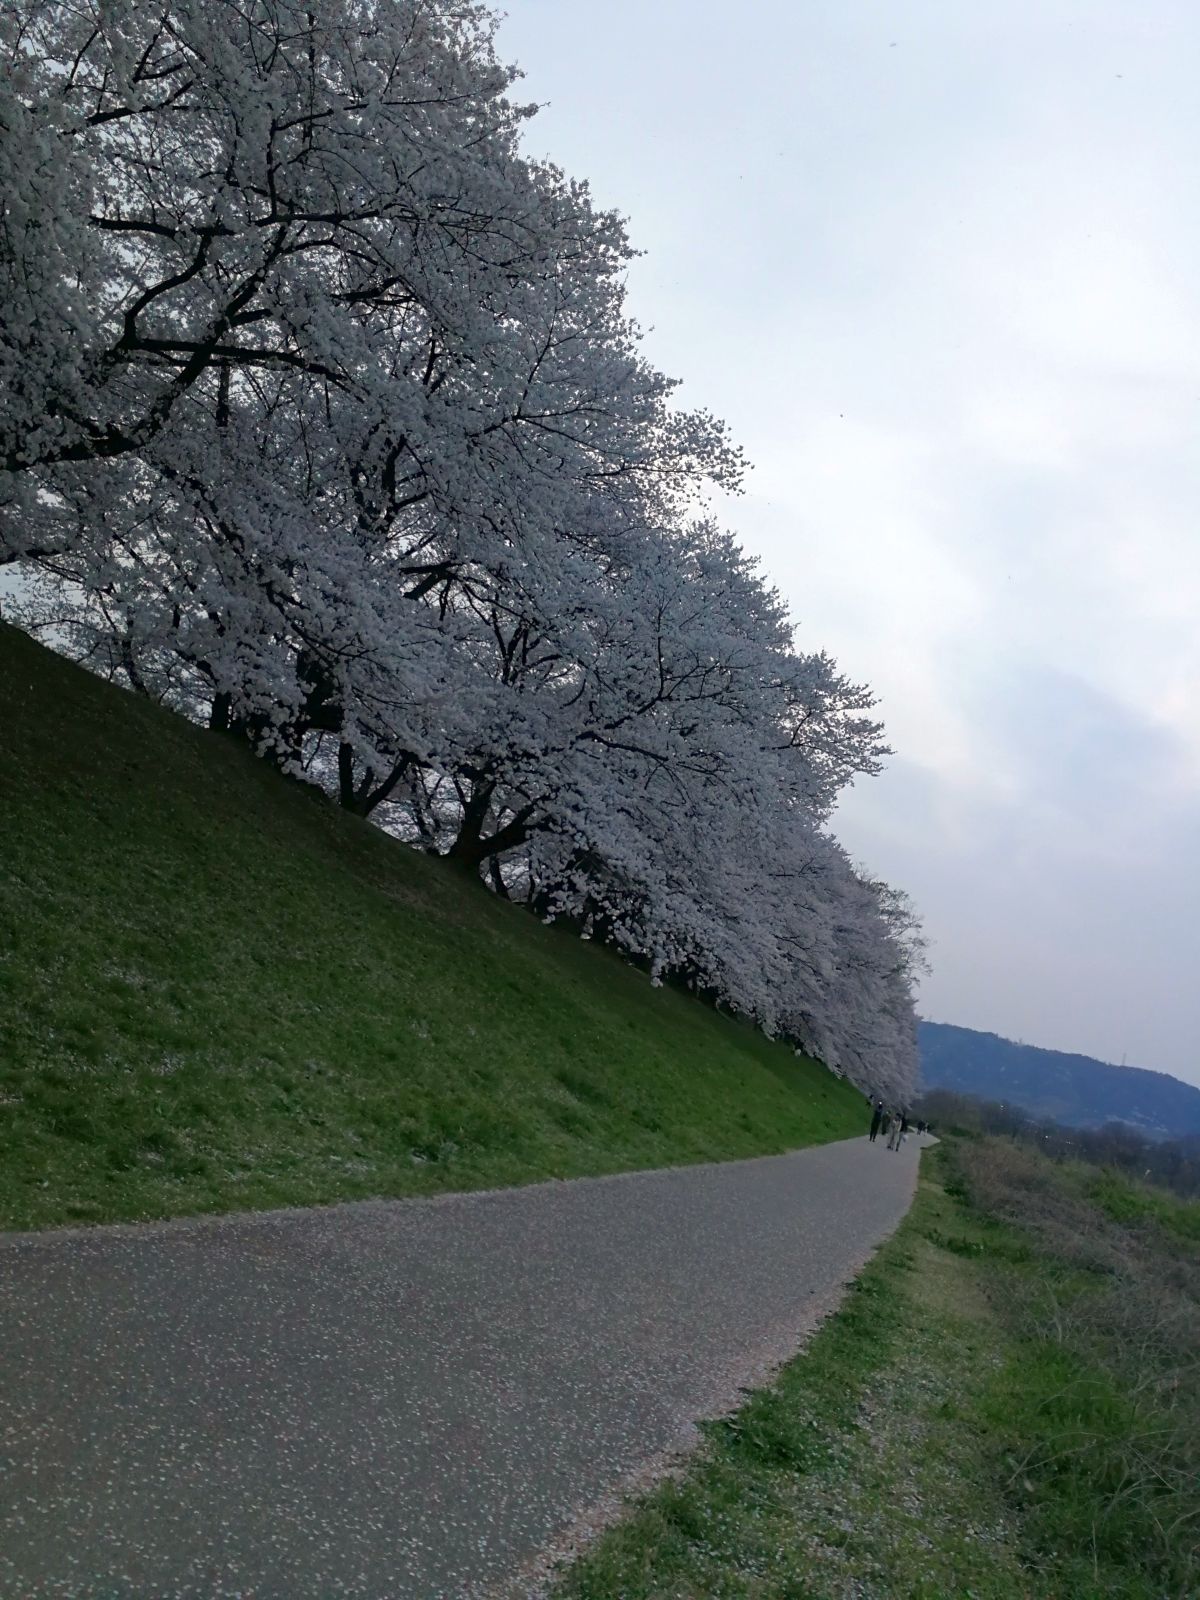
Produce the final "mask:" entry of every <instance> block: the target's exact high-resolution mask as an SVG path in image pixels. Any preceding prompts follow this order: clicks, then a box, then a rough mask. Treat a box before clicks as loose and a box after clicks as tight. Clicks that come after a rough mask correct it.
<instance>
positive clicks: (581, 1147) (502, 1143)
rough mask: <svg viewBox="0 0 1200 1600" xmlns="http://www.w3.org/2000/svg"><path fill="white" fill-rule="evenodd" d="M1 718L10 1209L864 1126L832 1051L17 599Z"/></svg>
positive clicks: (89, 1215)
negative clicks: (38, 624) (378, 809)
mask: <svg viewBox="0 0 1200 1600" xmlns="http://www.w3.org/2000/svg"><path fill="white" fill-rule="evenodd" d="M0 735H2V738H0V1227H7V1228H19V1227H38V1226H43V1225H47V1224H51V1223H61V1222H71V1221H87V1222H103V1221H113V1220H118V1219H125V1218H144V1217H163V1216H172V1215H179V1214H182V1213H194V1212H202V1211H230V1210H244V1209H251V1208H258V1207H268V1206H281V1205H308V1204H315V1203H318V1202H323V1201H331V1200H345V1199H358V1198H362V1197H366V1196H375V1195H413V1194H428V1193H431V1192H434V1191H437V1190H449V1189H469V1188H479V1187H485V1186H491V1185H497V1186H499V1185H505V1184H515V1183H523V1182H529V1181H532V1180H535V1179H541V1178H551V1177H578V1176H583V1175H586V1174H594V1173H601V1172H616V1171H626V1170H631V1169H635V1168H639V1167H661V1166H669V1165H677V1164H681V1163H686V1162H698V1161H710V1160H728V1159H733V1158H737V1157H744V1156H756V1155H764V1154H768V1153H773V1152H777V1151H781V1150H786V1149H790V1148H793V1147H796V1146H799V1145H806V1144H817V1143H821V1142H822V1141H825V1140H829V1139H838V1138H843V1137H847V1136H849V1135H850V1134H853V1133H859V1132H861V1131H862V1125H863V1109H864V1101H863V1099H862V1097H861V1096H860V1095H858V1094H857V1093H856V1092H855V1091H854V1090H853V1089H852V1088H851V1087H850V1086H849V1085H848V1084H846V1083H843V1082H839V1081H838V1080H837V1079H835V1078H834V1077H833V1076H832V1075H831V1074H830V1073H828V1072H827V1071H826V1070H825V1069H824V1068H823V1067H821V1066H820V1065H819V1064H818V1063H817V1062H815V1061H810V1060H806V1059H803V1058H797V1057H795V1056H794V1055H793V1054H792V1052H791V1051H790V1050H788V1049H787V1048H786V1047H785V1046H783V1045H780V1044H774V1043H772V1042H770V1041H769V1040H767V1039H765V1038H764V1037H763V1036H762V1035H761V1034H759V1033H757V1032H755V1031H754V1030H753V1029H752V1028H749V1027H745V1026H741V1025H739V1024H737V1023H735V1022H732V1021H730V1020H729V1019H728V1018H724V1017H720V1016H717V1015H716V1014H715V1013H714V1012H712V1011H710V1010H708V1009H707V1008H706V1007H704V1006H702V1005H700V1004H699V1003H698V1002H696V1001H693V1000H690V999H689V998H687V997H686V996H684V995H681V994H677V993H674V992H671V991H667V990H661V989H653V988H651V986H650V984H649V982H648V980H647V979H646V978H645V977H644V976H642V975H641V974H639V973H637V972H635V971H633V970H632V969H631V968H629V967H627V966H625V965H624V964H623V963H621V962H620V961H619V960H617V959H616V958H615V957H614V956H612V955H610V954H609V953H607V952H605V951H603V950H599V949H596V948H594V947H592V946H591V945H587V944H584V943H582V942H581V941H580V940H578V939H575V938H572V937H570V936H569V935H568V934H566V933H565V932H562V931H560V930H558V929H555V928H547V927H543V926H542V925H541V924H540V923H539V922H538V921H537V920H536V919H535V918H533V917H531V916H530V915H528V913H526V912H525V911H523V910H521V909H519V908H517V907H515V906H510V905H506V904H504V903H503V902H501V901H500V900H498V899H497V898H496V897H494V896H492V895H489V894H488V893H487V891H486V890H484V889H483V888H482V887H481V886H480V885H479V884H478V883H476V882H472V881H469V880H468V879H466V878H465V877H464V876H463V875H461V874H459V873H458V872H456V871H454V870H453V869H451V868H449V867H447V865H446V864H445V863H443V862H438V861H432V860H429V859H428V858H426V857H423V856H420V855H418V854H417V853H415V852H414V851H411V850H408V849H406V848H404V847H403V846H401V845H399V844H397V843H396V842H395V841H393V840H391V839H388V838H387V837H385V836H384V835H383V834H382V833H380V832H379V831H378V830H377V829H375V828H373V827H371V826H369V825H368V824H366V823H363V822H361V821H359V820H358V819H356V818H354V817H351V816H348V815H347V814H345V813H344V812H341V811H339V810H338V809H337V808H336V807H334V806H332V805H330V804H328V803H327V802H325V801H324V800H323V799H321V798H320V797H317V796H314V795H313V794H312V793H311V792H307V791H306V790H304V789H303V788H302V787H301V786H299V785H297V784H293V783H288V782H286V781H285V780H284V779H282V778H281V777H279V775H278V774H277V773H275V772H273V771H271V770H270V769H269V768H268V767H267V766H266V765H265V764H264V763H263V762H260V761H255V760H254V759H253V758H252V757H251V756H249V755H248V754H247V753H246V752H245V751H244V750H242V749H240V748H238V747H237V746H235V745H234V744H233V743H231V742H229V741H228V740H226V739H223V738H221V737H219V736H216V735H211V734H206V733H204V732H202V731H201V730H199V729H197V728H194V727H192V726H190V725H189V724H187V723H186V722H184V721H183V720H182V719H181V718H179V717H176V716H173V715H171V714H170V713H169V712H165V711H163V710H161V709H160V708H159V707H157V706H154V705H152V704H150V703H149V702H147V701H145V700H141V699H138V698H137V697H135V696H134V695H131V694H126V693H123V692H121V691H120V690H118V689H115V688H113V687H112V686H111V685H109V684H106V683H103V682H101V681H100V680H98V679H97V678H95V677H93V676H91V675H89V674H87V673H85V672H83V671H81V670H80V669H79V668H77V667H74V666H72V665H71V664H70V663H68V662H66V661H64V660H62V659H61V658H60V657H58V656H55V655H52V654H51V653H50V652H49V651H47V650H45V649H43V648H42V647H41V646H39V645H37V644H34V643H33V642H32V641H31V640H29V639H27V638H25V637H24V636H23V635H21V634H19V633H17V632H16V631H15V630H14V629H12V628H9V627H6V626H4V624H2V623H0Z"/></svg>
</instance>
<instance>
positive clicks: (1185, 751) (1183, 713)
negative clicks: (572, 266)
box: [500, 0, 1200, 1082]
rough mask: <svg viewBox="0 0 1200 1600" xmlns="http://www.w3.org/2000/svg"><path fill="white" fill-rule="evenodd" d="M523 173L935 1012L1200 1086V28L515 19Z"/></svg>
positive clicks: (1161, 18)
mask: <svg viewBox="0 0 1200 1600" xmlns="http://www.w3.org/2000/svg"><path fill="white" fill-rule="evenodd" d="M500 47H501V53H502V55H504V56H505V57H506V58H507V59H510V60H516V61H518V62H519V63H520V64H521V65H522V66H523V67H524V68H525V70H526V79H525V84H524V93H525V95H526V97H527V98H529V99H531V100H536V101H538V102H543V103H547V104H545V108H544V110H543V111H542V112H541V114H540V115H539V116H538V118H537V119H536V121H535V122H534V124H533V126H532V128H531V130H530V134H529V139H528V144H529V148H530V150H531V151H532V152H533V153H535V154H538V155H550V156H552V157H553V158H554V159H555V160H556V161H558V162H559V164H560V165H562V166H564V167H565V168H566V169H567V170H568V171H570V172H572V173H573V174H574V175H576V176H579V177H586V178H588V179H589V180H590V181H591V183H592V187H593V190H594V193H595V196H596V198H597V200H598V201H600V202H601V203H603V204H608V205H613V206H616V207H617V208H618V209H620V210H621V211H623V212H624V213H625V214H626V215H627V216H628V218H629V221H630V229H631V234H632V237H633V241H634V243H635V244H636V245H638V246H639V247H641V248H642V249H643V250H644V251H645V252H646V255H645V256H644V257H643V258H642V259H641V260H639V261H638V262H636V263H635V264H634V266H633V268H632V270H631V273H630V289H631V297H632V306H633V309H634V312H635V314H636V315H637V316H638V317H639V319H640V320H641V321H642V322H643V323H644V324H646V325H647V326H648V327H651V328H652V330H653V331H652V332H651V333H650V335H649V350H650V353H651V355H652V357H653V358H654V359H655V360H656V362H657V364H658V365H660V366H661V367H663V368H664V369H665V370H666V371H668V372H670V373H672V374H673V375H675V376H678V377H681V378H683V379H684V380H685V387H684V390H683V398H684V400H685V401H686V402H688V403H694V404H703V405H706V406H708V407H710V408H711V409H713V410H714V411H716V412H718V413H719V414H720V415H723V416H724V417H725V418H726V419H727V420H728V421H729V422H730V424H731V426H732V428H733V430H734V433H735V435H736V436H737V438H738V439H739V441H740V442H741V443H742V444H743V445H745V447H746V448H747V450H748V452H749V454H750V456H751V458H752V460H753V461H754V463H755V467H756V470H755V471H754V473H753V474H752V476H751V478H750V481H749V485H748V492H747V494H746V495H745V496H744V497H743V498H742V499H741V500H740V501H738V502H735V503H733V504H732V505H731V506H730V507H729V508H728V519H729V521H730V523H731V524H732V525H733V526H734V527H736V528H737V529H738V530H739V532H740V533H741V535H742V537H743V540H744V542H745V544H746V545H747V547H748V548H750V549H751V550H753V551H755V552H757V553H758V554H760V555H761V556H762V557H763V560H764V563H765V565H766V568H767V570H768V571H769V572H770V574H771V576H772V577H773V578H774V580H775V581H776V582H777V583H778V584H779V586H780V587H781V589H782V590H783V592H784V593H785V594H786V595H787V597H788V599H789V601H790V603H791V605H792V608H793V611H794V614H795V616H796V619H797V621H798V623H799V624H800V633H799V637H800V640H801V642H802V643H803V644H805V645H807V646H810V647H813V648H816V647H824V648H828V649H829V650H831V651H832V652H833V653H834V654H835V655H836V656H837V657H838V659H839V661H840V662H841V664H842V666H843V668H844V670H846V671H847V672H849V673H850V674H852V675H854V676H858V677H861V678H864V679H866V680H867V681H868V682H870V683H871V684H872V685H873V687H874V688H875V689H876V691H877V693H878V694H879V695H880V697H881V699H882V709H883V714H884V716H885V717H886V720H887V724H888V728H889V732H890V734H891V736H892V741H893V743H894V745H895V747H896V750H897V756H896V759H895V760H894V762H893V763H892V765H891V767H890V769H889V771H888V772H887V774H886V775H885V776H883V777H882V778H879V779H876V780H874V781H872V782H868V783H865V784H862V785H860V786H859V788H858V789H856V791H855V792H854V793H853V794H852V795H851V796H850V797H849V798H848V800H847V801H846V802H845V804H844V805H843V807H842V809H841V811H840V813H839V817H838V822H837V827H838V831H839V833H840V834H841V836H842V838H843V839H844V841H845V842H846V843H847V845H848V846H849V847H850V848H851V849H852V850H853V851H854V852H855V853H856V854H857V855H858V856H859V857H860V858H861V859H862V860H864V861H865V862H866V863H868V864H869V865H870V866H871V867H872V868H873V869H876V870H878V871H879V872H881V873H883V874H884V875H885V876H887V877H889V878H891V879H892V880H893V881H895V882H897V883H900V884H902V885H903V886H904V887H906V888H908V889H909V890H910V892H911V893H912V894H913V895H914V897H915V899H916V900H917V902H918V904H919V905H920V906H921V908H922V910H923V911H924V913H925V917H926V922H927V926H928V930H929V933H930V934H931V936H932V938H933V940H934V950H933V959H934V973H933V976H932V977H931V978H930V979H929V980H928V981H927V983H926V984H925V986H924V989H923V994H922V1002H921V1003H922V1009H923V1011H924V1012H925V1013H926V1014H927V1015H929V1016H932V1017H934V1018H937V1019H939V1020H944V1021H951V1022H960V1023H964V1024H966V1025H969V1026H974V1027H982V1028H990V1029H994V1030H996V1031H997V1032H1001V1033H1006V1034H1009V1035H1011V1036H1014V1037H1020V1038H1024V1039H1025V1040H1027V1041H1028V1042H1031V1043H1038V1044H1044V1045H1049V1046H1054V1047H1057V1048H1065V1049H1077V1050H1082V1051H1085V1052H1087V1053H1089V1054H1093V1055H1097V1056H1101V1057H1104V1058H1107V1059H1111V1060H1118V1061H1119V1060H1120V1059H1121V1057H1122V1055H1125V1056H1127V1058H1128V1060H1129V1061H1130V1062H1131V1063H1136V1064H1138V1065H1142V1066H1147V1067H1158V1068H1160V1069H1163V1070H1166V1071H1170V1072H1174V1073H1176V1074H1178V1075H1179V1076H1182V1077H1186V1078H1190V1079H1191V1080H1192V1081H1197V1082H1200V981H1198V980H1197V976H1196V973H1197V967H1198V966H1200V933H1198V931H1197V923H1198V919H1200V628H1198V626H1197V620H1198V618H1200V529H1198V527H1197V517H1196V514H1197V509H1198V507H1200V452H1198V451H1197V445H1196V435H1197V423H1198V421H1200V311H1198V310H1197V284H1200V198H1198V196H1200V172H1198V167H1200V110H1198V104H1200V103H1198V102H1197V98H1196V92H1195V84H1196V81H1197V72H1198V70H1200V7H1197V6H1195V5H1194V4H1193V3H1192V0H1178V3H1171V0H1148V3H1145V4H1141V5H1134V4H1133V3H1132V0H1126V3H1124V4H1120V5H1117V4H1108V3H1104V0H1079V3H1069V0H992V3H990V4H985V3H965V0H906V3H905V4H903V5H901V4H894V5H882V4H871V3H868V0H821V3H806V0H798V3H795V4H782V3H775V0H743V3H742V4H741V5H738V6H732V7H731V6H729V5H727V4H721V5H718V4H716V3H714V0H640V3H637V4H634V3H632V0H605V3H604V4H599V3H595V0H592V3H588V4H583V3H582V0H510V4H509V7H508V16H507V19H506V21H505V22H504V24H503V26H502V29H501V34H500Z"/></svg>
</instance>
